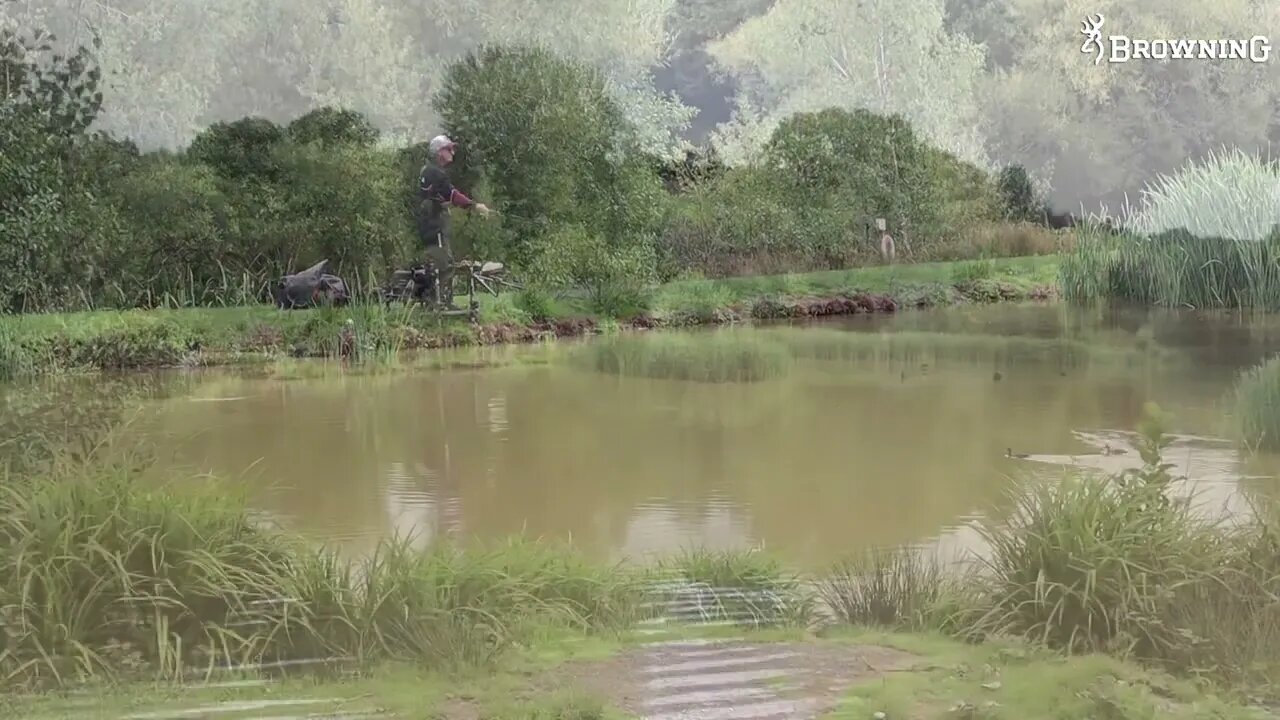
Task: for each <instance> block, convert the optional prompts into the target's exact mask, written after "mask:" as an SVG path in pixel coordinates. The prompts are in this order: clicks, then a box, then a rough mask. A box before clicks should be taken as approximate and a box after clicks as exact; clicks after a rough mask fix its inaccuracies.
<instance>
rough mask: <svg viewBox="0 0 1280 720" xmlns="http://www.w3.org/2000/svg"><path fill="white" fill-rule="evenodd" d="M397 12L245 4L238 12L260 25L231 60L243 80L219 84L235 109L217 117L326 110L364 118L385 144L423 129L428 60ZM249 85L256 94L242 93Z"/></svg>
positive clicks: (333, 1)
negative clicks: (423, 73)
mask: <svg viewBox="0 0 1280 720" xmlns="http://www.w3.org/2000/svg"><path fill="white" fill-rule="evenodd" d="M394 7H395V6H394V4H393V3H391V2H381V1H374V0H325V1H324V2H317V3H314V4H311V5H303V4H300V3H298V2H296V0H250V1H249V2H247V3H246V4H245V5H243V6H242V12H245V11H247V12H248V14H249V15H250V16H251V17H253V18H255V19H256V21H257V22H258V23H260V25H259V27H258V28H257V29H255V30H254V31H252V32H250V33H248V34H247V35H245V36H244V38H243V40H242V44H241V52H239V53H238V54H237V55H236V57H234V58H233V59H230V60H232V61H233V62H234V63H235V67H236V72H235V75H234V76H233V77H235V78H237V79H240V80H241V82H238V83H228V84H227V85H225V86H224V87H223V92H224V93H225V94H226V95H227V96H228V97H227V99H228V100H229V101H230V102H229V104H231V105H232V106H234V105H235V104H240V106H239V107H236V108H235V109H234V110H230V112H225V113H220V115H222V116H223V117H227V116H231V117H239V116H241V115H247V114H254V115H262V116H264V117H268V118H270V119H272V120H275V121H277V122H288V121H289V120H291V119H293V118H295V117H297V116H299V115H301V114H303V113H305V112H307V111H308V110H312V109H314V108H317V107H322V106H326V105H327V106H334V107H342V108H347V109H351V110H356V111H358V112H360V113H363V114H364V115H366V116H367V117H368V118H369V119H370V120H371V121H372V122H373V123H374V125H376V126H377V127H379V128H380V129H381V130H383V131H384V133H386V135H387V137H388V139H392V140H403V139H405V138H409V137H414V136H417V135H420V134H421V133H422V132H425V131H426V130H427V129H428V128H427V127H426V125H425V123H424V122H423V121H424V120H426V119H427V118H426V117H425V116H426V110H427V105H428V103H429V98H426V97H424V96H423V94H422V87H421V86H422V83H421V80H420V77H419V72H420V70H421V68H423V66H424V65H425V63H424V62H423V59H422V58H420V57H415V54H414V48H413V47H412V45H411V44H410V42H409V41H408V38H405V37H403V36H401V35H400V33H398V32H397V31H396V20H397V17H396V14H395V11H394ZM250 8H252V9H251V10H250ZM250 88H251V89H253V91H254V93H253V94H248V95H241V94H240V93H242V92H243V90H245V89H250ZM244 103H252V104H251V105H248V104H244Z"/></svg>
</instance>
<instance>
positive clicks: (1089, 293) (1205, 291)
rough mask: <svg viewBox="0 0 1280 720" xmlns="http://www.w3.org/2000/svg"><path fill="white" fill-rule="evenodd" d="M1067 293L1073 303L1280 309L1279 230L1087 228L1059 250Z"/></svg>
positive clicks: (1063, 281)
mask: <svg viewBox="0 0 1280 720" xmlns="http://www.w3.org/2000/svg"><path fill="white" fill-rule="evenodd" d="M1061 269H1062V280H1061V282H1062V293H1063V297H1064V298H1066V299H1067V300H1070V301H1074V302H1095V301H1104V300H1111V301H1121V302H1128V303H1136V304H1140V305H1158V306H1162V307H1175V308H1200V309H1215V308H1243V309H1248V310H1275V309H1277V308H1280V235H1278V234H1275V233H1273V234H1272V235H1270V236H1268V237H1266V238H1264V239H1261V240H1253V239H1245V240H1239V239H1231V238H1222V237H1197V236H1195V235H1191V234H1190V233H1187V232H1185V231H1180V230H1172V231H1168V232H1165V233H1163V234H1160V235H1155V236H1144V235H1137V234H1133V233H1120V234H1110V233H1106V232H1102V231H1098V230H1085V231H1082V232H1081V233H1080V235H1079V238H1078V241H1077V243H1076V247H1075V250H1074V251H1073V252H1071V253H1069V254H1066V255H1064V256H1063V257H1062V264H1061Z"/></svg>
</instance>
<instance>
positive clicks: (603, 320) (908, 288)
mask: <svg viewBox="0 0 1280 720" xmlns="http://www.w3.org/2000/svg"><path fill="white" fill-rule="evenodd" d="M1056 271H1057V259H1056V257H1054V256H1051V255H1050V256H1034V257H1025V258H997V259H990V260H974V261H962V262H952V263H927V264H913V265H893V266H878V267H867V268H857V269H853V270H846V271H826V272H814V273H799V274H790V275H776V276H755V277H737V278H724V279H717V280H685V281H677V282H672V283H668V284H665V285H662V286H658V287H657V288H655V289H654V290H653V291H652V293H651V301H650V303H648V304H649V305H650V309H648V310H643V311H639V312H637V313H636V314H634V315H630V316H624V317H623V318H621V319H615V318H611V317H607V316H604V317H602V316H599V315H596V314H593V313H590V311H589V309H587V308H584V307H582V305H581V304H579V303H574V302H573V301H571V300H562V301H558V302H554V303H550V304H549V305H550V307H549V308H548V309H547V310H546V312H545V313H544V314H541V316H540V317H535V316H533V315H532V314H531V313H529V312H528V311H526V310H524V309H523V308H522V307H521V305H522V304H523V303H521V302H520V298H519V297H518V296H513V295H501V296H498V297H497V298H493V297H486V298H483V301H482V307H481V320H480V323H479V325H478V326H472V325H470V324H468V323H466V322H464V321H456V320H449V319H442V318H439V317H437V316H434V315H432V314H431V313H430V312H429V311H427V310H426V309H424V308H419V307H408V306H390V307H387V306H383V305H379V304H360V303H357V304H352V305H349V306H346V307H340V308H315V309H309V310H278V309H276V308H274V307H270V306H265V305H264V306H254V307H228V308H177V309H154V310H121V311H117V310H102V311H86V312H78V313H64V314H52V313H50V314H29V315H14V316H3V317H0V378H6V377H7V378H11V379H19V378H23V377H31V376H38V375H44V374H50V373H58V372H67V371H83V370H125V369H151V368H162V367H184V366H186V367H191V366H205V367H209V366H219V365H238V364H245V363H254V362H267V361H270V360H278V359H283V358H328V359H342V360H347V361H355V362H361V361H367V360H370V359H372V360H374V361H376V360H378V359H382V360H392V359H394V358H395V357H396V356H397V355H399V354H400V353H401V352H403V351H412V350H421V349H436V348H445V347H457V346H467V345H493V344H502V343H527V342H537V341H540V340H546V339H554V338H572V337H581V336H585V335H592V334H597V333H601V332H610V331H613V330H626V329H634V330H646V329H655V328H669V327H691V326H698V325H723V324H733V323H741V322H751V321H769V320H785V319H806V318H817V317H829V316H838V315H852V314H861V313H886V312H897V311H900V310H904V309H909V308H922V307H938V306H946V305H953V304H961V303H989V302H1001V301H1030V300H1045V299H1049V298H1052V297H1054V296H1055V290H1054V280H1055V275H1056Z"/></svg>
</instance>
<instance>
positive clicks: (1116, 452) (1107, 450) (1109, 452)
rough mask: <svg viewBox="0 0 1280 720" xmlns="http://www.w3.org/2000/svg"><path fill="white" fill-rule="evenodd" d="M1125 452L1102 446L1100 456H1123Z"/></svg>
mask: <svg viewBox="0 0 1280 720" xmlns="http://www.w3.org/2000/svg"><path fill="white" fill-rule="evenodd" d="M1126 452H1127V451H1126V450H1121V449H1119V448H1113V447H1111V446H1110V445H1103V446H1102V454H1103V455H1123V454H1125V453H1126Z"/></svg>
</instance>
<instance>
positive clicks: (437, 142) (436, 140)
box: [427, 135, 458, 155]
mask: <svg viewBox="0 0 1280 720" xmlns="http://www.w3.org/2000/svg"><path fill="white" fill-rule="evenodd" d="M457 146H458V144H457V143H455V142H454V141H452V140H450V139H449V138H448V136H446V135H437V136H435V137H433V138H431V142H430V143H428V144H427V147H428V148H429V149H430V150H431V154H432V155H435V154H436V153H438V152H440V151H441V150H444V149H446V148H447V149H449V150H452V149H454V148H455V147H457Z"/></svg>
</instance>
